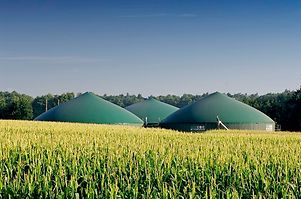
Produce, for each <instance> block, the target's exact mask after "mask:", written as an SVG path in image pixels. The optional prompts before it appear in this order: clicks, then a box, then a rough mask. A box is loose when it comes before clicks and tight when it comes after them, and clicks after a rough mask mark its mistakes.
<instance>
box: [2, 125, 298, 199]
mask: <svg viewBox="0 0 301 199" xmlns="http://www.w3.org/2000/svg"><path fill="white" fill-rule="evenodd" d="M0 134H1V135H0V148H1V150H0V158H1V161H0V172H1V174H2V177H1V178H0V197H1V198H301V134H300V133H288V132H279V133H266V132H254V131H209V132H206V133H200V134H192V133H180V132H176V131H171V130H162V129H145V128H137V127H126V126H108V125H93V124H69V123H51V122H26V121H5V120H3V121H1V120H0Z"/></svg>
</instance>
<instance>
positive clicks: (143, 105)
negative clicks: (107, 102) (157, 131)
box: [125, 98, 179, 124]
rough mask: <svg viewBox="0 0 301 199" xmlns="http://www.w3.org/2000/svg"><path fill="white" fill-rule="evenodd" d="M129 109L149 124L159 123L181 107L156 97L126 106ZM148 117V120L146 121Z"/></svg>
mask: <svg viewBox="0 0 301 199" xmlns="http://www.w3.org/2000/svg"><path fill="white" fill-rule="evenodd" d="M125 109H127V110H128V111H130V112H132V113H134V114H135V115H137V116H138V117H139V118H140V119H141V120H143V121H144V122H147V123H148V124H159V122H161V121H162V120H163V119H165V118H166V117H167V116H169V115H170V114H172V113H173V112H175V111H177V110H178V109H179V108H177V107H175V106H172V105H170V104H166V103H164V102H160V101H158V100H156V99H154V98H150V99H147V100H144V101H143V102H139V103H136V104H132V105H130V106H127V107H125ZM146 118H147V121H146Z"/></svg>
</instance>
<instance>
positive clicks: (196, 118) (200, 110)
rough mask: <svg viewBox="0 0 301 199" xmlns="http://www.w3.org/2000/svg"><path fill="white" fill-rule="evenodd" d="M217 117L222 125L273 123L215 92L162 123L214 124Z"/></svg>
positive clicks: (251, 108) (256, 111)
mask: <svg viewBox="0 0 301 199" xmlns="http://www.w3.org/2000/svg"><path fill="white" fill-rule="evenodd" d="M217 116H218V117H219V119H220V120H221V121H222V122H223V123H241V124H250V123H274V121H273V120H272V119H271V118H270V117H268V116H267V115H265V114H264V113H262V112H260V111H259V110H257V109H255V108H253V107H251V106H249V105H247V104H244V103H242V102H239V101H237V100H235V99H233V98H230V97H228V96H227V95H224V94H221V93H219V92H215V93H212V94H210V95H209V96H207V97H204V98H202V99H201V100H199V101H197V102H195V103H193V104H190V105H187V106H185V107H183V108H181V109H180V110H178V111H176V112H174V113H173V114H171V115H170V116H168V117H167V118H166V119H165V120H163V121H162V124H164V123H214V122H215V123H216V122H217Z"/></svg>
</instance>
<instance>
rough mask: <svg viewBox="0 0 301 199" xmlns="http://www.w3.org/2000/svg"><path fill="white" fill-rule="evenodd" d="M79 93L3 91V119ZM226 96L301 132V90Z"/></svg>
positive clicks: (120, 98)
mask: <svg viewBox="0 0 301 199" xmlns="http://www.w3.org/2000/svg"><path fill="white" fill-rule="evenodd" d="M79 94H80V93H78V94H77V95H75V94H74V93H71V92H68V93H63V94H61V95H52V94H47V95H43V96H38V97H35V98H33V97H31V96H29V95H25V94H20V93H17V92H16V91H13V92H0V119H21V120H32V119H33V118H35V117H37V116H38V115H40V114H41V113H43V112H45V111H46V110H49V109H51V108H53V107H55V106H57V105H59V104H61V103H64V102H67V101H69V100H70V99H73V98H74V97H75V96H78V95H79ZM207 95H209V94H208V93H204V94H202V95H191V94H184V95H182V96H177V95H160V96H150V97H153V98H156V99H158V100H160V101H162V102H165V103H168V104H171V105H173V106H176V107H179V108H181V107H183V106H186V105H188V104H191V103H193V102H195V101H197V100H199V99H201V98H203V97H205V96H207ZM227 95H228V96H230V97H233V98H235V99H237V100H239V101H241V102H244V103H246V104H248V105H250V106H253V107H254V108H256V109H258V110H260V111H262V112H263V113H265V114H267V115H268V116H270V117H271V118H272V119H273V120H274V121H275V122H276V124H277V125H279V126H281V129H282V130H288V131H301V87H300V89H298V90H295V91H289V90H285V91H284V92H282V93H268V94H265V95H258V94H250V95H249V94H242V93H237V94H230V93H227ZM100 97H102V98H103V99H105V100H108V101H110V102H112V103H114V104H117V105H119V106H121V107H126V106H129V105H131V104H134V103H137V102H141V101H143V100H145V98H144V97H143V96H142V95H141V94H138V95H130V94H126V95H123V94H121V95H106V94H105V95H102V96H100Z"/></svg>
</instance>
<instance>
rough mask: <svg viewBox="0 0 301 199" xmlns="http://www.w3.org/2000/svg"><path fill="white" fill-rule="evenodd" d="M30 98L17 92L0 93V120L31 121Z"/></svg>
mask: <svg viewBox="0 0 301 199" xmlns="http://www.w3.org/2000/svg"><path fill="white" fill-rule="evenodd" d="M31 102H32V97H30V96H28V95H24V94H19V93H17V92H15V91H14V92H12V93H9V92H0V118H2V119H22V120H30V119H32V107H31Z"/></svg>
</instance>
